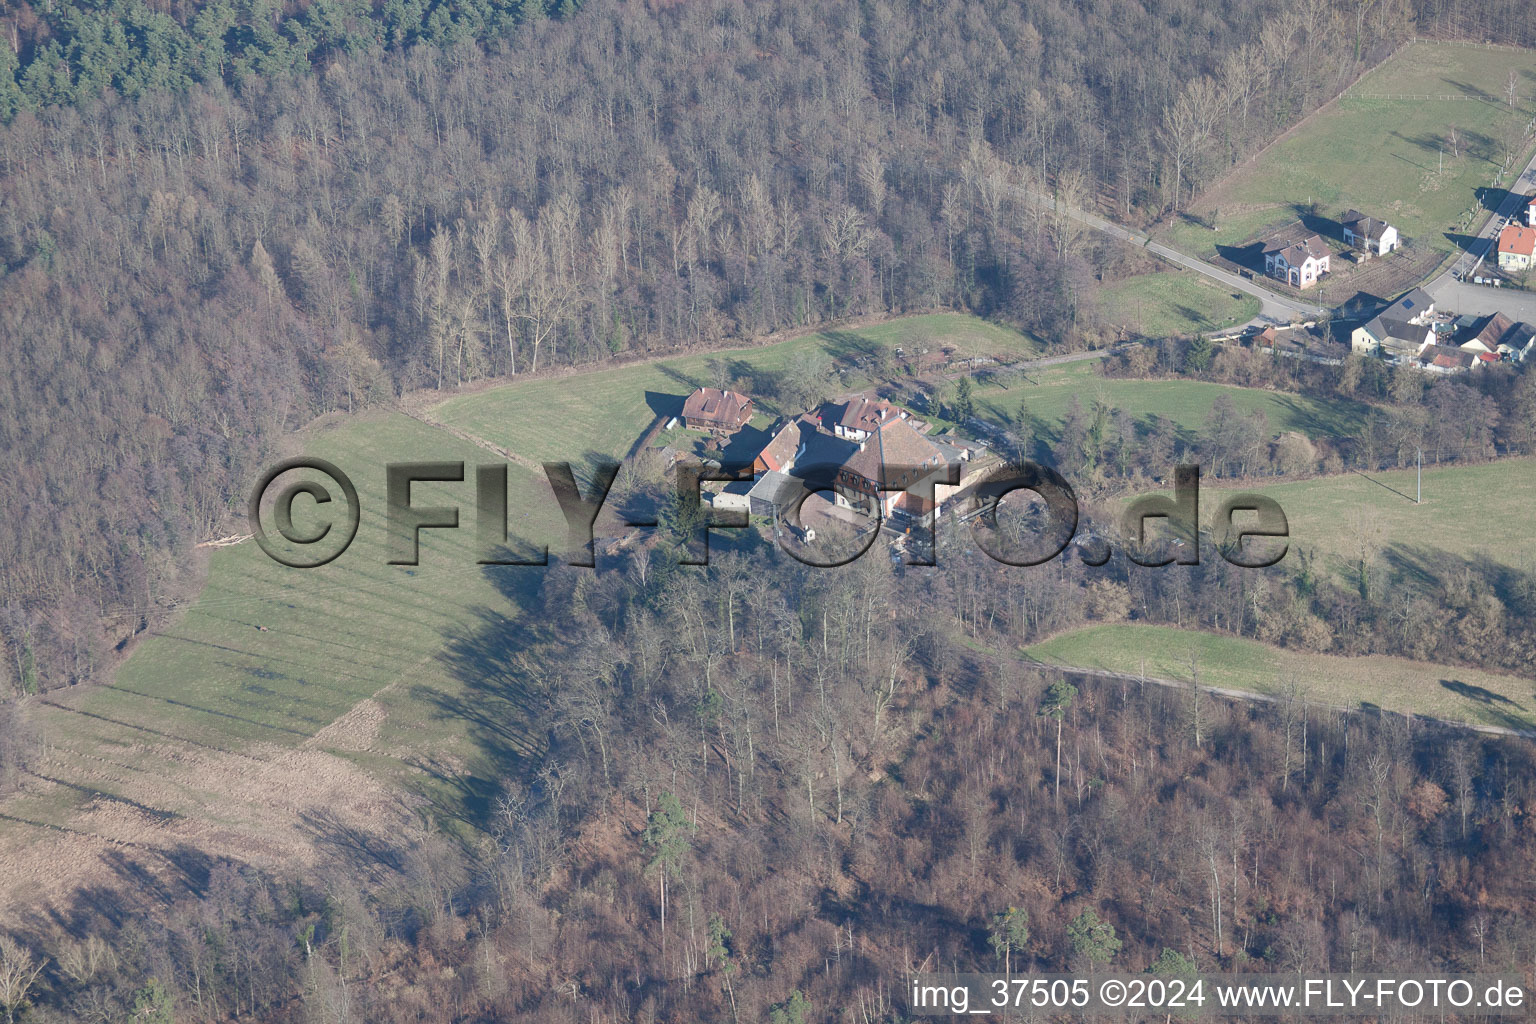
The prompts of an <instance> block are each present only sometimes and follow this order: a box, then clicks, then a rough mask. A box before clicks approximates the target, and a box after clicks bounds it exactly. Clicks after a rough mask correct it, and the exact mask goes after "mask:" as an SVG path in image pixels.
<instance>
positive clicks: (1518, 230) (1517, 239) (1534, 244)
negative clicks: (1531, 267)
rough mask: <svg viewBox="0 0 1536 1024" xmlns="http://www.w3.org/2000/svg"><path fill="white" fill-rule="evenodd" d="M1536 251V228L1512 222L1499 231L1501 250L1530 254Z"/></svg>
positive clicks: (1523, 254) (1522, 254)
mask: <svg viewBox="0 0 1536 1024" xmlns="http://www.w3.org/2000/svg"><path fill="white" fill-rule="evenodd" d="M1533 251H1536V228H1527V227H1521V226H1520V225H1519V224H1511V225H1509V226H1508V227H1506V228H1505V229H1504V230H1503V231H1500V232H1499V252H1501V253H1505V252H1507V253H1512V254H1514V255H1516V256H1529V255H1531V253H1532V252H1533Z"/></svg>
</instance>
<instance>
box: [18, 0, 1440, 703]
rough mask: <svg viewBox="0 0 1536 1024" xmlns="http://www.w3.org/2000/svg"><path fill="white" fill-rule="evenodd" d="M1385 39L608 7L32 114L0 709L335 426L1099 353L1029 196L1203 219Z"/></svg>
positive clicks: (1067, 234)
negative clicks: (855, 344) (848, 355)
mask: <svg viewBox="0 0 1536 1024" xmlns="http://www.w3.org/2000/svg"><path fill="white" fill-rule="evenodd" d="M74 9H75V8H74V7H72V6H71V5H68V4H62V3H55V4H53V5H51V11H50V10H49V9H48V8H46V7H45V9H44V10H43V12H42V13H41V14H38V13H37V12H36V10H35V9H34V8H30V7H25V6H22V7H14V8H12V9H11V12H10V19H9V24H10V26H11V27H12V28H13V29H15V30H16V31H14V32H13V33H12V35H13V37H14V38H15V40H20V39H21V38H22V37H21V36H20V35H17V33H18V32H20V31H21V29H17V28H16V26H18V25H21V26H22V28H25V29H26V32H27V33H28V34H27V35H26V39H27V40H28V44H27V45H28V46H29V47H31V49H27V48H21V49H20V50H19V51H18V52H21V53H23V54H34V55H35V54H36V53H37V52H38V51H39V48H40V47H41V48H43V49H46V48H47V47H48V46H52V45H54V44H55V43H57V44H58V45H60V46H64V47H66V50H68V47H69V46H72V45H73V44H72V43H70V44H66V42H60V40H61V39H64V38H65V37H66V36H67V35H68V32H67V31H66V30H65V29H64V28H59V29H57V31H55V30H54V29H52V28H50V27H49V26H52V25H54V24H55V22H54V21H53V20H50V19H55V18H63V17H68V12H69V11H71V10H74ZM108 9H110V10H116V8H113V7H110V5H109V8H108ZM135 9H137V8H135ZM213 9H214V8H212V7H209V8H196V9H194V8H193V7H175V8H173V9H172V10H170V11H162V12H159V13H157V14H156V15H155V18H169V19H170V20H171V21H172V22H177V23H178V24H179V23H181V22H185V21H187V20H188V19H189V18H190V19H191V20H192V21H193V22H195V21H196V18H197V16H198V12H199V11H200V12H201V13H203V14H206V13H207V12H208V11H210V10H213ZM331 9H332V8H331V7H329V6H325V5H315V6H313V7H310V8H307V9H306V11H305V13H302V14H295V15H293V16H292V17H293V18H299V19H300V20H302V19H304V18H318V17H321V16H322V13H321V12H323V11H326V10H331ZM395 9H396V8H395V6H393V5H385V7H384V8H383V10H384V11H385V12H386V14H387V12H389V11H393V10H395ZM412 9H413V10H414V8H412ZM445 9H449V8H448V6H446V5H444V6H439V7H435V8H433V10H436V11H441V10H445ZM454 9H457V8H454ZM28 11H32V15H31V16H30V17H24V15H26V13H27V12H28ZM1360 13H1362V12H1361V11H1356V10H1355V7H1354V5H1329V4H1325V3H1316V4H1311V5H1308V6H1307V7H1306V8H1305V10H1297V9H1293V8H1290V7H1288V6H1285V5H1282V4H1279V3H1269V4H1257V5H1255V4H1238V3H1231V4H1226V5H1223V6H1220V7H1214V8H1213V7H1209V6H1206V5H1203V4H1183V5H1167V4H1162V5H1158V6H1156V7H1151V6H1148V7H1140V6H1136V5H1125V4H1101V5H1095V4H1088V5H1073V6H1071V7H1062V6H1055V5H1049V4H1046V5H1040V6H1038V7H1031V6H1028V5H1018V4H997V3H987V2H982V0H950V2H946V3H944V4H940V5H932V4H923V3H915V2H913V3H895V4H872V5H865V4H859V3H854V2H852V0H847V2H842V3H833V4H824V5H817V6H816V7H815V8H814V9H813V8H811V7H808V6H807V5H801V4H771V3H770V4H752V5H746V4H741V3H739V2H726V0H716V2H701V3H688V4H680V5H663V6H662V7H661V8H660V9H657V10H652V9H649V8H647V7H644V6H641V5H639V4H635V3H619V2H617V0H610V2H601V3H594V4H591V5H588V6H586V7H584V8H583V9H582V10H581V11H580V12H579V13H575V14H572V15H570V16H568V17H564V18H556V19H542V20H541V19H533V20H531V21H528V22H526V23H523V24H521V25H520V27H519V28H518V29H517V31H516V32H515V33H514V34H513V35H512V36H511V37H510V38H504V37H502V36H498V37H497V39H496V40H495V41H493V42H492V43H487V44H482V43H478V42H476V41H474V40H473V39H471V38H469V36H468V35H466V36H465V37H464V38H462V39H459V40H458V41H457V42H454V43H452V44H451V45H442V46H439V45H430V44H425V43H423V44H420V45H414V46H402V45H395V46H393V47H392V48H390V49H388V50H385V49H383V48H382V47H381V46H369V47H362V48H350V49H349V48H348V47H345V46H343V47H339V48H336V49H334V50H330V51H325V52H324V54H321V55H319V56H317V58H316V59H317V61H318V63H317V64H316V66H315V68H314V71H313V73H308V72H304V73H295V74H272V75H267V74H251V75H240V74H237V73H236V72H235V70H234V69H232V70H231V71H230V72H229V74H228V76H227V80H226V79H225V78H221V77H219V76H217V75H205V76H201V77H199V76H197V75H193V76H191V77H192V81H190V82H189V83H187V84H186V85H185V87H177V88H158V87H157V88H142V89H139V90H138V91H137V92H134V90H127V89H124V90H119V89H117V88H116V87H112V88H108V89H106V90H104V91H99V93H95V92H93V93H91V94H89V95H86V94H85V93H82V92H81V91H80V90H79V88H78V87H76V88H75V89H74V93H78V95H74V97H73V98H74V100H75V102H74V104H73V105H64V106H47V107H41V108H39V109H37V110H35V111H34V110H30V109H23V110H21V111H20V112H19V113H17V114H16V116H15V117H14V118H13V119H12V120H11V122H10V124H9V125H7V126H5V127H4V128H0V202H3V204H4V211H5V215H4V216H3V217H0V272H3V276H0V303H3V305H4V307H5V309H6V311H7V316H6V317H5V318H4V321H3V323H0V332H3V334H0V360H4V367H3V369H4V373H3V380H4V382H5V383H4V385H3V387H4V390H3V391H0V444H3V445H4V446H5V449H6V450H7V451H8V452H10V453H12V456H13V460H14V462H15V464H16V471H15V472H12V473H10V474H7V475H6V476H5V478H4V480H3V481H0V567H3V568H0V608H3V612H0V637H3V642H4V646H5V648H6V657H4V658H3V659H0V664H3V665H4V669H3V670H0V671H3V672H4V674H5V677H6V684H5V685H6V686H7V687H8V688H10V689H21V690H35V689H39V688H44V687H49V686H57V685H63V684H67V683H70V682H75V681H80V680H85V679H90V678H93V677H96V676H97V675H99V674H101V673H102V672H104V671H106V670H108V669H109V668H110V665H111V660H112V653H111V648H112V647H113V646H114V645H116V644H119V643H121V642H122V641H124V640H125V639H128V638H130V637H131V636H132V635H134V634H135V633H136V632H137V631H140V630H142V629H145V628H148V627H149V626H150V625H151V624H152V623H153V622H155V621H157V618H158V616H160V615H162V614H163V613H164V611H165V609H166V608H167V607H170V606H172V605H174V603H175V602H176V601H177V600H178V599H179V598H180V597H181V596H182V595H184V594H185V593H187V592H188V590H189V589H190V588H191V587H192V586H194V585H195V581H194V580H193V579H192V578H191V577H190V576H189V573H190V572H191V569H192V565H193V560H192V559H191V558H190V557H189V551H190V548H191V545H192V544H194V543H195V542H196V541H198V540H202V539H207V538H208V537H210V536H211V535H213V534H214V532H215V531H216V529H217V527H218V526H219V525H220V524H222V523H223V522H224V521H225V520H226V519H227V517H228V516H229V515H230V514H231V510H232V509H233V508H235V507H237V506H238V505H239V503H240V501H241V500H242V498H243V491H244V489H245V488H246V487H247V486H248V485H249V482H250V481H251V479H253V477H254V476H255V468H256V466H257V465H258V464H259V463H260V462H261V461H262V460H264V459H266V458H268V457H269V456H270V454H271V452H272V451H273V449H274V448H275V447H276V446H277V445H279V444H280V442H281V439H282V438H283V437H284V435H285V434H286V433H287V432H289V431H291V430H292V429H294V428H295V427H298V426H300V425H302V424H304V423H305V422H307V421H308V420H309V419H310V418H311V417H312V416H314V415H315V414H317V413H321V412H325V411H328V410H334V409H342V410H348V409H356V408H358V407H360V406H363V405H366V404H369V403H375V402H381V401H389V400H392V398H393V397H394V396H395V395H397V394H398V393H400V392H401V391H402V390H404V389H412V388H421V387H432V388H451V387H455V386H458V385H459V384H461V383H463V382H470V381H474V380H477V379H481V378H484V377H486V376H487V375H494V374H513V373H526V372H533V371H536V370H538V369H539V368H541V367H550V366H552V365H557V364H559V365H564V364H571V363H592V362H597V361H600V360H603V359H608V358H613V357H615V356H616V355H620V356H622V355H625V354H630V353H637V352H653V351H667V350H674V349H678V348H683V347H697V346H704V345H710V344H714V343H716V342H718V341H719V340H721V339H723V338H727V337H734V338H750V337H755V336H759V335H761V334H763V333H765V332H769V331H773V330H775V329H780V328H785V327H793V326H804V325H809V324H816V323H820V322H824V321H828V320H834V319H839V318H844V317H848V316H852V315H859V314H865V313H869V312H878V311H892V312H899V311H904V310H911V309H928V308H934V307H951V308H965V309H971V310H975V311H978V312H982V313H986V314H990V315H996V316H1001V317H1007V318H1010V319H1012V320H1014V321H1015V322H1017V323H1019V324H1020V325H1021V326H1024V327H1026V328H1028V329H1029V330H1032V331H1034V332H1036V333H1037V334H1038V335H1040V336H1041V337H1042V338H1043V339H1044V340H1046V341H1047V342H1048V343H1051V344H1068V343H1071V342H1073V341H1074V340H1075V339H1079V338H1082V337H1085V336H1086V337H1090V338H1091V337H1092V334H1093V332H1094V331H1095V330H1096V325H1095V324H1096V321H1095V316H1094V311H1093V297H1092V286H1093V281H1094V279H1095V276H1096V275H1097V274H1100V273H1104V272H1112V270H1113V268H1114V267H1115V266H1116V265H1117V264H1118V263H1119V262H1120V260H1119V256H1118V254H1117V253H1116V251H1115V250H1114V248H1113V247H1112V246H1110V245H1109V244H1108V243H1105V242H1103V241H1101V240H1099V239H1096V238H1084V237H1082V236H1081V234H1080V230H1079V229H1078V228H1077V227H1076V222H1074V221H1071V220H1070V219H1067V218H1055V217H1052V216H1050V215H1049V214H1048V212H1047V210H1046V209H1045V208H1044V207H1041V206H1037V205H1033V204H1030V203H1027V202H1024V201H1023V200H1022V199H1021V193H1020V192H1019V191H1018V189H1019V186H1023V185H1033V186H1034V187H1036V188H1043V189H1053V190H1056V191H1058V192H1060V193H1061V194H1063V195H1064V197H1065V198H1067V199H1068V200H1072V201H1078V202H1082V201H1087V200H1089V199H1091V198H1093V197H1101V198H1102V201H1103V202H1104V203H1105V204H1106V205H1108V206H1113V207H1114V208H1116V209H1118V210H1119V211H1120V212H1121V215H1123V216H1132V217H1141V216H1149V215H1152V214H1155V213H1157V212H1159V211H1162V210H1165V209H1167V208H1168V207H1169V206H1171V205H1173V204H1176V203H1178V202H1180V201H1186V200H1187V199H1188V197H1189V196H1190V195H1191V194H1192V191H1193V190H1194V189H1195V188H1197V187H1198V186H1199V183H1200V182H1202V181H1204V180H1208V179H1209V178H1210V177H1211V176H1212V175H1213V174H1215V173H1217V172H1219V171H1220V170H1221V169H1222V168H1223V167H1225V166H1227V165H1229V164H1230V163H1231V162H1232V161H1233V160H1236V159H1239V158H1240V157H1242V156H1243V155H1245V154H1247V153H1249V152H1251V151H1252V150H1253V149H1254V148H1255V147H1257V146H1258V145H1260V144H1262V142H1263V141H1264V140H1266V139H1268V138H1270V137H1272V136H1273V135H1274V134H1276V133H1277V132H1278V131H1279V130H1281V129H1283V128H1284V127H1285V126H1286V125H1288V124H1290V123H1292V122H1293V121H1294V120H1295V119H1296V118H1297V117H1298V116H1299V115H1300V114H1301V113H1303V112H1304V111H1306V110H1307V109H1309V108H1311V107H1313V106H1315V105H1316V104H1317V103H1318V102H1320V101H1322V100H1323V99H1326V98H1327V97H1329V96H1331V95H1332V94H1333V93H1334V92H1336V91H1337V90H1338V88H1339V87H1340V86H1342V85H1343V84H1344V83H1346V82H1347V81H1349V80H1350V79H1351V78H1352V77H1353V75H1354V74H1355V73H1356V72H1357V71H1358V70H1359V69H1360V68H1361V67H1363V66H1365V65H1366V64H1367V63H1368V62H1371V61H1374V60H1377V59H1379V58H1380V57H1382V56H1383V55H1384V54H1385V53H1386V52H1388V51H1389V50H1390V48H1391V47H1392V46H1393V45H1394V44H1395V43H1396V42H1397V41H1398V40H1400V39H1402V38H1403V37H1404V36H1405V35H1406V33H1407V32H1408V30H1409V29H1410V27H1411V25H1410V18H1409V15H1408V12H1407V10H1406V9H1405V8H1402V7H1400V6H1397V5H1394V4H1392V3H1383V4H1378V5H1374V6H1372V7H1370V8H1369V9H1368V10H1363V14H1362V17H1359V18H1357V17H1355V15H1356V14H1360ZM124 16H125V17H126V15H124ZM178 19H179V20H178ZM87 20H89V19H87ZM152 20H153V19H152ZM429 20H430V19H429ZM23 22H25V24H24V25H22V23H23ZM73 23H75V24H77V26H78V25H79V24H81V23H82V22H81V19H80V18H75V20H74V22H73ZM157 23H158V22H157ZM285 24H286V23H285ZM167 31H170V30H169V29H167ZM50 32H52V33H54V35H53V37H52V38H50V39H49V40H48V41H47V42H46V43H45V42H43V40H44V38H45V37H47V36H48V35H49V33H50ZM474 34H475V33H470V35H474ZM126 38H127V39H128V40H130V42H131V41H133V40H141V39H143V38H145V36H144V35H143V34H142V33H138V34H135V33H133V32H129V33H127V34H126ZM16 45H17V46H18V47H19V46H20V43H19V42H16ZM3 50H4V47H3V46H0V51H3ZM69 52H74V51H73V50H70V51H69ZM177 52H181V51H179V50H178V51H177ZM311 52H313V53H315V54H320V51H311ZM1298 55H1304V56H1305V58H1306V60H1307V62H1308V64H1309V66H1312V67H1315V68H1320V69H1321V68H1326V69H1327V70H1326V71H1325V72H1321V73H1313V74H1307V75H1296V74H1293V70H1294V68H1295V66H1296V61H1297V59H1298ZM126 59H127V58H124V60H126ZM186 59H189V60H190V59H191V58H190V57H187V58H186ZM114 60H116V58H114ZM33 63H35V59H34V60H33V61H32V62H31V63H29V64H28V67H29V69H30V68H31V67H32V64H33ZM118 63H119V64H120V63H122V62H121V61H118ZM114 66H115V65H114ZM1192 69H1193V70H1194V71H1196V72H1198V73H1197V74H1191V70H1192ZM300 70H301V71H302V69H300ZM71 73H72V74H73V75H74V78H72V79H71V81H76V82H77V80H78V78H79V72H78V71H76V72H71ZM183 77H185V76H183ZM102 84H104V85H105V84H107V83H105V82H103V83H102ZM77 85H78V82H77ZM123 92H129V93H133V94H132V95H124V94H122V93H123ZM43 508H48V509H52V510H54V512H53V514H51V515H46V516H45V515H40V514H38V510H39V509H43Z"/></svg>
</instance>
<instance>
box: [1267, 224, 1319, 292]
mask: <svg viewBox="0 0 1536 1024" xmlns="http://www.w3.org/2000/svg"><path fill="white" fill-rule="evenodd" d="M1329 255H1330V253H1329V250H1328V244H1327V243H1326V242H1324V241H1323V239H1322V237H1321V236H1319V235H1312V236H1311V237H1309V238H1304V239H1302V240H1301V241H1300V242H1292V243H1279V244H1276V245H1274V246H1272V247H1271V248H1269V249H1266V250H1265V252H1264V273H1266V274H1268V275H1269V276H1270V277H1273V278H1275V279H1277V280H1280V281H1284V282H1285V283H1286V284H1288V285H1291V286H1292V287H1295V288H1310V287H1312V286H1313V285H1314V284H1316V283H1317V279H1318V278H1320V277H1322V276H1323V275H1324V274H1326V273H1328V257H1329Z"/></svg>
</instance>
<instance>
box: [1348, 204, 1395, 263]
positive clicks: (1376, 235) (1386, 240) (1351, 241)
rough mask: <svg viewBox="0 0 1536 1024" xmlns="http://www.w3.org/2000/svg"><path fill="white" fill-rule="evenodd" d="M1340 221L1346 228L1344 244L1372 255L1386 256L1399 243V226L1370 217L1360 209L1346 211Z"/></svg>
mask: <svg viewBox="0 0 1536 1024" xmlns="http://www.w3.org/2000/svg"><path fill="white" fill-rule="evenodd" d="M1339 223H1340V224H1341V225H1342V227H1343V229H1344V244H1345V245H1351V246H1354V247H1355V248H1357V249H1361V250H1364V251H1365V252H1368V253H1370V254H1371V255H1372V256H1385V255H1386V254H1387V253H1389V252H1392V251H1393V250H1394V249H1396V248H1397V247H1398V245H1399V239H1398V237H1397V228H1395V227H1393V226H1392V225H1391V224H1388V223H1387V222H1386V221H1384V220H1378V219H1377V218H1375V217H1368V216H1366V215H1365V214H1363V213H1361V212H1360V211H1359V210H1350V211H1348V212H1346V213H1345V214H1344V216H1343V218H1342V219H1341V220H1340V222H1339Z"/></svg>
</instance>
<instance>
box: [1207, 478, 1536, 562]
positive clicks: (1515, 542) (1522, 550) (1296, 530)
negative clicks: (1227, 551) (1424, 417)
mask: <svg viewBox="0 0 1536 1024" xmlns="http://www.w3.org/2000/svg"><path fill="white" fill-rule="evenodd" d="M1205 489H1206V488H1205V487H1204V486H1202V491H1204V490H1205ZM1210 489H1211V490H1212V491H1220V490H1223V489H1224V488H1221V487H1218V486H1216V485H1215V484H1212V485H1210ZM1243 489H1244V490H1257V491H1260V492H1261V493H1263V494H1266V495H1268V496H1270V497H1272V498H1274V499H1275V500H1276V501H1278V502H1279V503H1280V507H1281V508H1283V509H1285V514H1286V517H1287V519H1288V520H1289V522H1290V531H1291V540H1292V543H1293V544H1294V545H1295V546H1296V547H1298V548H1302V549H1305V550H1307V551H1310V552H1312V553H1314V554H1316V555H1318V556H1320V557H1321V558H1322V559H1323V564H1324V565H1325V566H1331V567H1333V568H1336V569H1339V570H1343V569H1344V568H1345V566H1346V563H1348V562H1350V561H1351V560H1354V559H1358V558H1359V552H1360V551H1361V550H1362V545H1364V546H1365V548H1366V549H1367V550H1375V551H1377V552H1378V553H1379V555H1380V558H1381V559H1382V560H1383V561H1384V562H1385V563H1386V566H1387V567H1388V568H1389V569H1391V570H1394V571H1397V572H1405V573H1418V572H1429V571H1433V572H1435V574H1436V575H1440V574H1443V572H1444V571H1445V570H1446V569H1448V568H1453V567H1455V566H1457V565H1460V564H1461V563H1462V562H1474V563H1475V562H1481V561H1486V562H1488V563H1491V564H1494V565H1500V566H1504V567H1506V568H1511V569H1518V570H1522V571H1530V570H1532V569H1536V535H1533V533H1532V530H1531V528H1530V522H1531V520H1530V511H1529V510H1530V509H1531V508H1532V507H1536V459H1530V458H1525V459H1504V460H1501V461H1498V462H1491V463H1486V464H1483V465H1473V466H1443V467H1434V466H1430V467H1426V468H1425V470H1424V501H1423V504H1419V505H1415V504H1414V502H1413V498H1414V496H1415V495H1416V493H1417V491H1416V475H1415V472H1414V470H1412V469H1406V470H1392V471H1388V472H1379V473H1372V474H1370V475H1369V476H1365V475H1362V474H1359V473H1346V474H1343V475H1341V476H1329V477H1318V478H1315V479H1311V480H1301V481H1296V482H1293V483H1273V484H1271V483H1259V484H1257V485H1251V486H1248V487H1245V488H1243ZM1217 500H1218V499H1217V498H1216V497H1215V495H1214V494H1213V495H1212V497H1211V499H1210V500H1209V501H1205V500H1204V499H1202V504H1204V505H1205V506H1206V507H1208V508H1211V509H1214V508H1215V502H1216V501H1217ZM1206 514H1209V513H1206Z"/></svg>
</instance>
